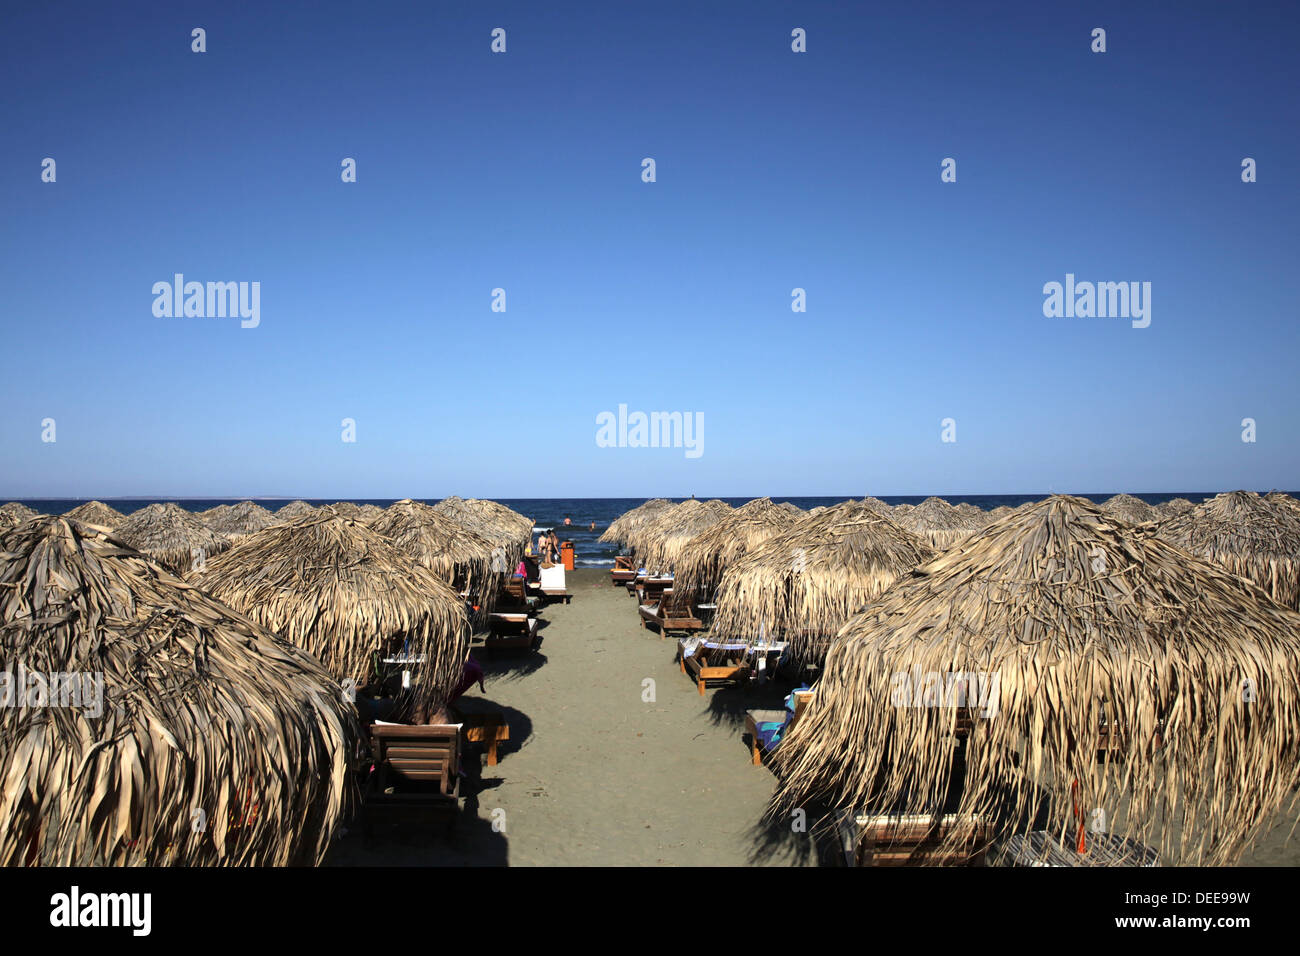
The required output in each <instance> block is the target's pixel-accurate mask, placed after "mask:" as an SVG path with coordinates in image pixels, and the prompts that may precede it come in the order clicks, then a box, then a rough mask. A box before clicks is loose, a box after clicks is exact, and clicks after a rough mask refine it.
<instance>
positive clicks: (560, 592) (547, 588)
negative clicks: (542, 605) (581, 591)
mask: <svg viewBox="0 0 1300 956" xmlns="http://www.w3.org/2000/svg"><path fill="white" fill-rule="evenodd" d="M540 578H541V579H540V580H539V581H538V582H537V588H538V590H539V591H541V593H542V594H543V595H544V596H545V597H546V599H547V600H548V601H563V602H564V603H565V604H568V603H569V600H570V599H571V598H572V595H571V594H569V592H568V590H566V588H565V581H564V565H562V564H553V565H551V566H550V567H549V568H542V570H541V575H540Z"/></svg>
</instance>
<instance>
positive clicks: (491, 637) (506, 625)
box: [483, 611, 537, 653]
mask: <svg viewBox="0 0 1300 956" xmlns="http://www.w3.org/2000/svg"><path fill="white" fill-rule="evenodd" d="M536 646H537V618H536V617H534V616H533V615H532V614H530V613H529V612H528V611H493V612H492V613H491V614H489V615H488V633H487V636H486V637H485V638H483V649H484V650H486V651H488V652H489V653H494V652H496V651H509V650H532V649H533V648H534V647H536Z"/></svg>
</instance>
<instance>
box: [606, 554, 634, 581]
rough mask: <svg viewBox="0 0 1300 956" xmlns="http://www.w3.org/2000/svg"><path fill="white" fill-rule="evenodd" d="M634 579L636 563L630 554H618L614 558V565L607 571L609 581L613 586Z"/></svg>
mask: <svg viewBox="0 0 1300 956" xmlns="http://www.w3.org/2000/svg"><path fill="white" fill-rule="evenodd" d="M635 579H636V564H635V563H634V562H633V559H632V556H631V555H630V554H620V555H618V556H617V557H616V558H614V567H613V568H611V569H610V572H609V582H610V584H613V585H615V586H617V585H619V584H627V583H628V582H629V581H634V580H635Z"/></svg>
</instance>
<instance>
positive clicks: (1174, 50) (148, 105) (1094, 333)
mask: <svg viewBox="0 0 1300 956" xmlns="http://www.w3.org/2000/svg"><path fill="white" fill-rule="evenodd" d="M248 6H249V7H254V6H256V5H248ZM844 6H847V5H844V4H837V3H824V4H821V3H818V4H813V3H800V4H791V3H767V2H749V3H715V4H699V3H680V4H678V3H654V4H623V3H616V4H587V5H566V4H544V5H543V4H537V3H532V2H528V3H523V2H521V3H493V4H450V3H447V4H428V3H425V4H409V5H402V4H374V5H365V4H334V3H328V2H323V3H311V4H295V5H280V6H279V7H278V8H277V9H276V10H273V11H266V10H257V9H244V8H243V5H240V6H239V7H238V8H235V5H230V4H186V3H176V4H166V5H163V4H158V5H148V6H146V5H136V4H130V3H125V4H112V5H104V4H81V5H78V4H59V5H30V8H25V9H21V10H20V9H16V8H15V6H14V5H12V4H11V5H8V6H7V7H6V9H5V12H4V14H3V23H0V78H3V81H4V84H5V89H6V94H5V96H4V98H3V100H2V101H0V129H3V131H4V140H5V149H3V151H0V209H3V215H4V225H3V229H2V230H0V237H2V239H0V241H2V242H3V249H2V250H0V251H2V253H3V261H4V276H5V292H6V296H5V306H4V309H3V313H2V314H3V319H2V320H0V321H3V339H2V341H3V349H4V354H5V358H6V361H5V373H4V375H3V376H0V448H3V450H4V452H3V455H2V456H0V499H7V498H10V497H23V496H101V497H102V496H112V495H142V496H148V495H175V496H208V495H211V496H224V495H234V496H243V495H278V494H287V495H302V496H308V497H398V496H406V495H411V496H415V497H437V496H441V495H445V494H453V493H454V494H462V495H479V496H520V497H526V496H565V495H573V496H605V495H609V496H622V495H627V496H636V495H658V494H663V495H687V494H692V493H694V494H698V495H715V494H716V495H759V494H773V495H817V494H850V493H851V494H864V493H872V494H931V493H933V494H945V493H947V494H961V493H1016V492H1033V493H1038V492H1047V491H1094V492H1095V491H1100V490H1108V491H1124V490H1131V491H1162V490H1171V491H1172V490H1205V491H1209V490H1221V489H1227V488H1235V487H1251V488H1258V489H1268V488H1274V487H1288V488H1295V487H1296V486H1297V485H1300V480H1297V478H1298V477H1300V420H1298V417H1297V414H1298V411H1300V401H1297V398H1298V397H1300V395H1298V392H1300V386H1297V376H1296V362H1297V359H1296V356H1297V354H1298V352H1297V345H1298V344H1300V343H1298V342H1297V339H1298V338H1300V332H1297V318H1298V317H1297V314H1296V294H1295V291H1294V275H1295V272H1296V268H1295V261H1296V258H1297V245H1298V243H1300V237H1298V230H1297V227H1296V224H1297V221H1300V216H1298V215H1297V213H1298V212H1300V191H1298V190H1297V189H1296V185H1295V184H1296V182H1297V170H1296V168H1295V167H1296V162H1297V156H1300V144H1298V143H1297V130H1298V129H1300V123H1298V120H1300V110H1298V109H1297V105H1298V103H1300V93H1298V92H1297V91H1298V90H1300V84H1297V82H1296V81H1297V66H1296V58H1295V53H1294V51H1295V50H1296V49H1297V48H1298V47H1300V14H1297V13H1296V12H1295V9H1294V8H1290V7H1284V6H1279V7H1278V8H1274V7H1273V6H1271V5H1270V6H1267V7H1266V6H1263V5H1259V6H1258V7H1256V6H1254V5H1241V6H1228V5H1222V4H1218V3H1214V4H1187V3H1164V4H1141V5H1136V4H1129V3H1124V4H1095V3H1092V4H1055V3H1053V4H1042V3H1025V4H995V5H983V4H967V3H954V4H950V5H949V4H924V3H920V4H918V3H909V4H898V5H895V6H888V5H854V7H855V9H854V10H844V9H841V7H844ZM1138 6H1140V7H1141V9H1133V8H1134V7H1138ZM1098 26H1100V27H1104V28H1105V29H1106V31H1107V52H1106V53H1104V54H1094V53H1092V52H1091V51H1090V49H1089V46H1090V32H1091V30H1092V28H1094V27H1098ZM194 27H203V28H204V29H205V30H206V31H207V52H206V53H203V54H196V53H192V52H191V50H190V43H191V40H190V31H191V29H192V28H194ZM494 27H503V28H505V29H506V31H507V51H506V53H504V54H493V53H492V52H491V51H490V49H489V46H490V42H491V37H490V32H491V30H492V29H493V28H494ZM795 27H802V28H804V29H805V30H806V31H807V36H808V41H807V43H808V52H807V53H804V54H795V53H793V52H792V51H791V49H790V32H791V30H792V29H793V28H795ZM647 156H649V157H653V158H654V159H655V161H656V164H657V181H656V182H654V183H644V182H642V181H641V160H642V158H643V157H647ZM1247 156H1249V157H1253V158H1254V159H1255V160H1256V161H1257V163H1258V176H1259V181H1258V182H1256V183H1253V184H1244V183H1242V182H1241V178H1240V164H1241V160H1242V158H1243V157H1247ZM45 157H53V158H54V159H55V160H56V162H57V182H55V183H43V182H41V161H42V159H43V158H45ZM344 157H353V158H355V159H356V161H357V169H358V175H357V182H356V183H349V184H344V183H342V182H341V181H340V163H341V161H342V159H343V158H344ZM945 157H953V158H955V159H956V160H957V173H958V177H957V182H956V183H951V184H945V183H941V182H940V178H939V172H940V161H941V160H942V159H943V158H945ZM177 272H181V273H184V274H185V276H186V278H187V279H192V280H198V281H209V280H211V281H258V282H260V283H261V324H260V325H259V327H257V328H255V329H242V328H240V324H239V321H238V320H237V319H236V320H232V319H218V318H157V317H155V316H154V314H153V311H152V304H153V295H152V293H151V289H152V286H153V284H154V283H155V282H158V281H170V280H171V278H172V276H173V274H174V273H177ZM1066 273H1074V274H1075V275H1076V276H1077V277H1078V279H1079V280H1085V279H1086V280H1092V281H1149V282H1151V284H1152V316H1151V317H1152V322H1151V325H1150V327H1149V328H1146V329H1134V328H1131V326H1130V323H1129V322H1128V321H1127V320H1124V319H1116V318H1106V319H1098V318H1092V319H1063V318H1052V319H1049V318H1045V317H1044V316H1043V313H1042V304H1043V298H1044V296H1043V293H1042V287H1043V284H1044V283H1046V282H1050V281H1063V280H1064V277H1065V275H1066ZM498 287H500V288H504V289H505V290H506V301H507V311H506V312H505V313H494V312H492V311H491V309H490V305H491V291H492V290H493V289H494V288H498ZM795 287H800V288H804V289H806V290H807V306H808V308H807V312H806V313H804V314H795V313H793V312H792V311H791V308H790V302H791V290H792V289H793V288H795ZM620 403H622V404H626V405H627V406H628V407H629V409H632V410H645V411H652V410H665V411H684V412H698V413H701V414H702V415H703V417H704V422H705V429H704V445H703V454H702V455H701V456H700V457H699V458H694V459H691V458H687V457H686V456H685V454H684V451H683V450H682V449H680V448H678V449H663V448H602V447H598V446H597V444H596V441H595V435H596V416H597V415H598V414H599V413H600V412H602V411H615V410H617V408H618V405H619V404H620ZM1247 417H1249V418H1253V419H1255V421H1256V423H1257V426H1256V427H1257V440H1256V441H1255V442H1254V443H1245V442H1242V441H1241V431H1242V428H1241V420H1242V419H1243V418H1247ZM46 418H52V419H54V420H55V422H56V428H57V432H56V434H57V441H55V442H53V443H50V442H43V441H42V440H41V436H42V426H41V423H42V420H43V419H46ZM344 418H352V419H354V420H355V421H356V437H357V441H356V442H355V443H346V442H343V441H342V440H341V431H342V429H341V421H342V419H344ZM945 418H952V419H954V420H955V421H956V435H957V441H956V442H952V443H945V442H942V441H941V424H940V423H941V421H942V420H943V419H945Z"/></svg>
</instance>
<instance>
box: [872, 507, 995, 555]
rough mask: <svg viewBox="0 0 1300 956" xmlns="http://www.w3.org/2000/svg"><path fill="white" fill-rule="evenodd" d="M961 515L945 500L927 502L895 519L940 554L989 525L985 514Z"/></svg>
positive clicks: (960, 512) (978, 512)
mask: <svg viewBox="0 0 1300 956" xmlns="http://www.w3.org/2000/svg"><path fill="white" fill-rule="evenodd" d="M972 510H973V511H974V512H975V514H974V515H972V514H971V513H970V512H968V511H959V510H958V509H956V508H954V507H953V506H952V505H950V504H948V502H946V501H944V500H943V499H942V498H933V497H931V498H926V499H925V500H924V501H922V502H921V503H920V504H919V505H917V506H916V507H915V508H913V509H911V510H910V511H908V512H906V513H904V514H902V515H898V516H896V517H895V518H894V520H895V521H897V522H898V524H899V525H900V526H901V527H903V528H905V529H907V530H908V531H910V532H912V533H913V534H914V535H916V536H917V537H918V538H920V539H922V540H923V541H925V542H926V543H928V544H929V545H930V546H931V547H932V548H936V549H938V550H940V551H942V550H944V549H946V548H951V547H952V546H953V545H955V544H957V543H958V542H960V541H962V540H964V539H965V538H967V537H968V536H969V535H970V534H971V533H972V532H974V531H978V530H979V529H980V528H982V527H984V525H985V524H987V521H985V519H984V516H983V512H981V511H980V510H979V509H978V508H972Z"/></svg>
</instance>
